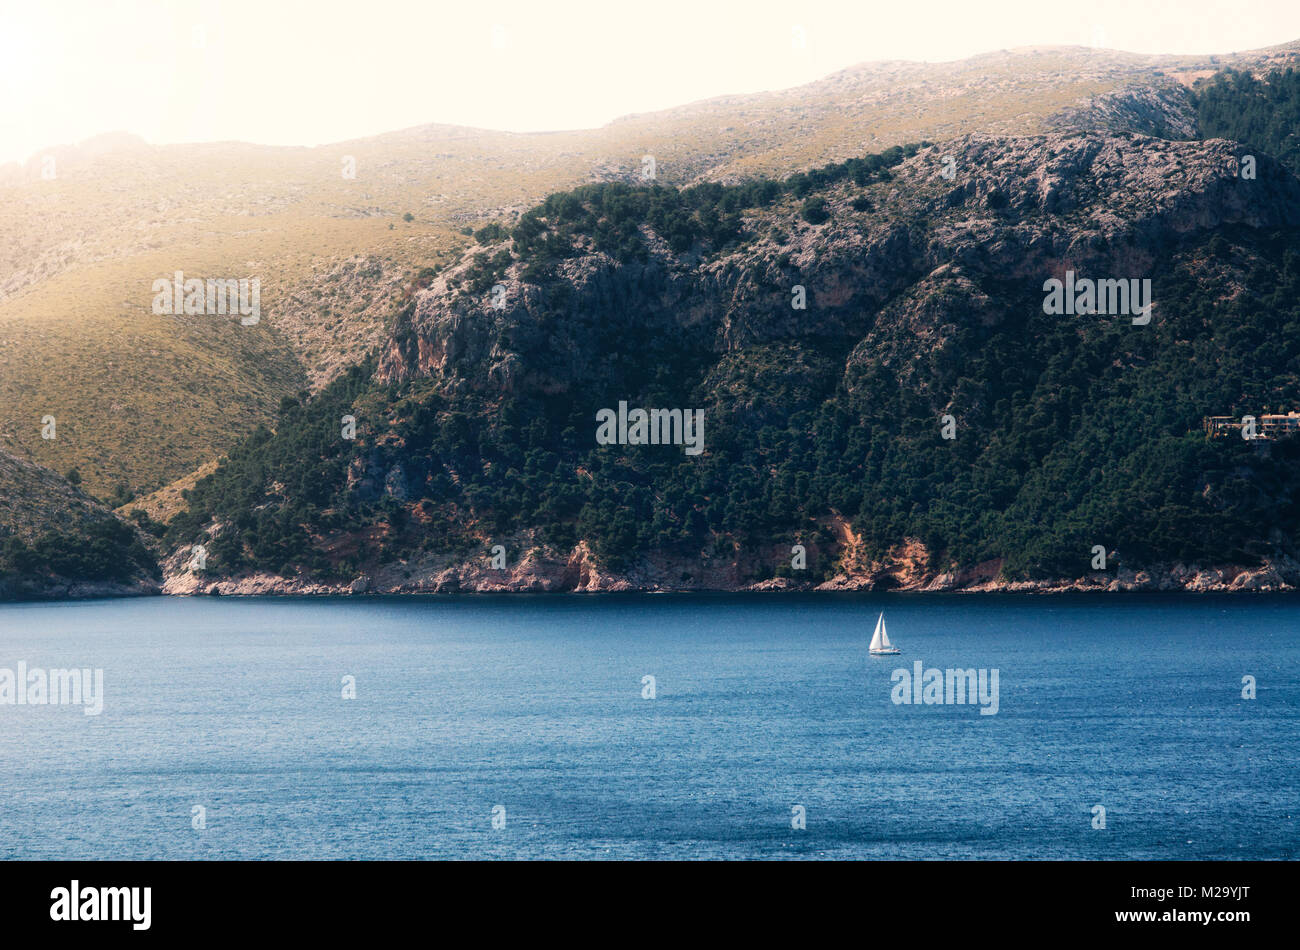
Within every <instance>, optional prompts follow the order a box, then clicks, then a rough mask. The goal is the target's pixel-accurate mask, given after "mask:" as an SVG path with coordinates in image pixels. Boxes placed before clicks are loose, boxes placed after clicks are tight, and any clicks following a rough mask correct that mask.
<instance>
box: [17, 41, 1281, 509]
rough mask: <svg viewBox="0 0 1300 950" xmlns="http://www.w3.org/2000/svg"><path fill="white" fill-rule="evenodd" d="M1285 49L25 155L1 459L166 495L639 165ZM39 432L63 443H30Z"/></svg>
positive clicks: (685, 163)
mask: <svg viewBox="0 0 1300 950" xmlns="http://www.w3.org/2000/svg"><path fill="white" fill-rule="evenodd" d="M1295 49H1296V47H1295V46H1294V45H1293V46H1291V47H1286V48H1280V49H1279V50H1275V51H1266V52H1264V53H1254V54H1242V55H1241V56H1239V57H1235V58H1234V57H1219V58H1218V59H1217V61H1211V60H1210V59H1209V58H1205V57H1201V58H1195V57H1184V58H1169V57H1163V58H1161V57H1140V56H1130V55H1124V54H1115V53H1108V52H1099V51H1091V50H1083V49H1079V48H1065V49H1059V48H1058V49H1043V50H1019V51H1012V52H1005V51H1003V52H1000V53H993V54H989V55H987V56H981V57H976V58H974V59H971V60H966V61H962V62H958V63H947V64H917V63H879V64H869V65H865V66H860V67H855V68H853V69H849V70H845V71H843V72H841V73H837V74H835V75H833V76H830V77H828V78H826V79H824V80H821V81H819V82H816V83H812V84H810V85H807V86H803V87H799V88H797V89H792V90H786V91H783V92H774V93H764V94H759V95H747V96H735V97H727V98H722V99H716V100H710V101H706V102H701V103H696V104H692V105H689V106H683V107H681V108H678V109H672V110H669V111H666V112H661V113H655V114H650V115H641V116H632V117H628V118H625V119H622V120H619V121H617V122H614V123H611V124H610V125H608V126H606V127H604V128H601V129H596V130H588V131H580V132H564V133H552V134H529V135H516V134H509V133H502V132H489V131H482V130H475V129H464V128H457V127H449V126H438V125H430V126H422V127H419V128H415V129H409V130H404V131H401V132H395V133H391V134H387V135H381V136H377V137H375V138H370V139H365V140H360V141H354V142H344V143H339V144H336V145H330V146H322V147H319V148H311V149H307V148H270V147H262V146H254V145H245V144H238V143H215V144H208V145H198V146H166V147H150V146H146V145H141V144H139V143H138V142H136V141H134V140H132V139H131V138H130V137H116V138H114V137H105V138H102V139H100V140H97V141H95V142H92V143H85V144H84V145H83V146H82V147H79V148H71V149H60V150H55V151H53V152H52V154H54V155H55V158H56V162H57V177H56V178H55V179H54V180H52V181H44V180H41V179H40V178H39V171H40V166H41V163H40V156H37V157H36V158H35V159H34V160H33V161H32V162H31V163H29V165H28V166H27V167H25V168H22V169H19V168H17V167H16V166H9V167H8V168H0V449H5V450H8V451H11V452H14V453H17V454H19V455H26V456H29V457H31V458H33V459H34V460H36V461H38V462H40V463H42V464H44V465H48V466H49V467H51V468H53V469H55V470H56V471H60V472H62V471H65V470H66V469H67V468H69V467H71V466H72V465H76V466H78V467H79V468H80V470H81V471H82V474H83V476H84V477H85V482H86V486H87V488H88V489H89V490H90V491H92V492H94V493H97V494H105V493H107V492H108V491H109V490H110V489H111V487H112V486H113V485H114V484H116V483H117V482H118V481H122V480H124V481H126V482H127V483H128V484H129V485H130V486H131V487H133V488H135V489H136V490H138V491H150V490H153V489H155V488H158V487H159V486H162V485H164V484H165V483H167V482H169V481H171V480H173V479H175V478H178V477H180V476H182V475H184V474H186V473H188V472H190V471H192V470H193V469H195V468H196V467H198V466H199V465H201V464H203V463H205V462H208V461H209V460H211V459H212V458H213V457H214V456H216V455H217V454H219V453H220V452H221V451H223V450H224V449H225V448H227V447H228V446H229V445H231V444H232V443H233V442H234V440H235V439H236V438H237V437H238V436H239V435H241V434H242V433H244V432H247V431H248V430H249V429H250V428H252V427H253V426H254V425H256V424H257V423H258V422H259V421H265V420H267V419H269V418H270V414H271V413H272V412H273V410H274V408H275V406H276V404H277V403H278V400H279V397H280V396H281V395H284V394H286V393H291V392H294V391H296V390H298V389H299V388H301V387H303V386H319V385H321V384H322V383H323V382H325V381H327V380H328V379H329V378H330V376H331V375H332V374H333V373H334V372H337V371H338V370H339V369H340V368H342V367H343V366H346V365H347V364H348V363H350V362H352V361H353V360H355V359H356V358H357V357H358V356H359V355H360V354H361V353H363V352H364V351H365V350H366V349H367V348H368V347H369V346H371V345H373V344H374V343H375V342H377V341H378V340H379V339H381V337H382V332H383V323H384V321H385V319H386V318H387V317H388V316H389V315H390V314H391V311H392V309H393V304H394V300H395V298H397V297H398V296H399V295H400V294H401V293H402V292H403V288H404V286H405V284H406V282H407V278H408V277H409V275H410V274H411V273H412V272H413V271H414V270H416V269H418V268H419V267H422V266H427V265H429V264H433V263H437V262H439V261H440V260H447V259H450V258H452V257H454V256H456V255H457V254H459V252H460V251H461V250H462V249H463V248H464V247H465V245H466V243H467V240H466V238H464V237H463V235H461V234H460V233H459V230H460V229H461V228H463V227H466V226H473V225H477V224H479V223H481V222H483V221H485V220H489V219H492V218H499V217H505V218H508V217H510V216H511V214H512V213H514V212H516V211H518V210H520V209H522V208H525V207H527V206H528V205H530V204H532V203H533V202H535V201H536V200H537V199H539V198H541V197H543V196H544V195H546V194H547V193H549V192H551V191H555V190H559V189H563V188H568V187H571V186H573V185H575V184H579V183H581V182H584V181H589V180H593V179H610V178H628V179H630V180H635V179H636V177H637V176H638V174H639V170H640V167H641V156H642V155H644V154H646V153H650V154H653V155H655V157H656V159H657V165H658V171H659V174H660V177H661V179H663V180H665V181H669V182H686V181H691V180H696V179H700V178H707V179H716V180H734V179H738V178H743V177H749V176H753V175H759V174H767V175H785V174H789V173H790V172H792V171H795V170H798V169H801V168H806V167H809V166H812V165H817V164H821V163H824V162H827V161H832V160H839V159H843V158H845V157H848V156H850V155H854V154H860V153H862V152H865V151H870V150H874V149H879V148H883V147H886V146H888V145H892V144H899V143H903V142H907V141H915V140H918V139H930V140H934V141H938V140H942V139H945V138H949V137H952V136H955V135H958V134H962V133H966V132H972V131H986V132H1002V133H1011V132H1037V131H1041V130H1042V128H1043V127H1044V125H1045V123H1046V122H1047V120H1048V119H1049V117H1050V116H1052V115H1053V114H1056V113H1059V112H1060V111H1061V110H1063V109H1065V108H1067V107H1069V106H1074V107H1075V109H1076V114H1078V115H1079V116H1080V119H1079V121H1090V119H1089V117H1088V114H1087V106H1088V105H1089V104H1090V103H1094V102H1097V101H1102V100H1104V97H1105V96H1106V94H1108V93H1113V92H1115V91H1116V90H1120V89H1122V88H1124V87H1125V86H1126V85H1129V84H1132V83H1138V82H1152V81H1154V82H1158V83H1164V82H1170V83H1172V82H1174V81H1176V80H1177V79H1178V78H1179V77H1180V76H1181V77H1184V78H1185V77H1187V76H1190V75H1194V74H1196V73H1197V72H1198V71H1205V70H1208V69H1213V68H1217V67H1220V66H1223V65H1230V64H1238V65H1243V64H1244V65H1251V64H1256V63H1261V62H1265V61H1268V60H1269V59H1281V58H1285V57H1288V56H1292V55H1293V54H1294V51H1295ZM1157 72H1160V73H1163V74H1164V75H1156V73H1157ZM349 155H350V156H353V157H354V158H355V159H356V165H357V174H356V178H355V179H354V180H346V179H344V177H343V175H342V173H341V169H342V161H343V158H344V156H349ZM407 212H409V213H411V214H413V215H414V216H415V220H414V221H412V222H410V223H407V222H404V221H403V220H402V216H403V214H404V213H407ZM177 269H180V270H184V271H186V272H187V274H189V275H191V276H208V275H214V276H234V277H238V276H257V277H259V278H260V279H261V281H262V309H263V319H262V322H261V324H259V325H258V326H257V327H254V328H245V327H240V326H239V325H238V324H237V323H236V322H234V321H230V320H228V319H225V320H223V319H222V318H217V317H190V318H179V319H177V318H171V317H156V316H154V315H153V314H152V313H151V312H150V309H149V304H150V301H151V297H152V293H151V284H152V282H153V280H155V279H156V278H158V277H161V276H165V275H168V274H171V273H172V272H173V271H175V270H177ZM46 414H52V415H55V416H56V417H57V418H58V420H59V438H58V439H57V440H55V441H43V440H42V439H41V438H40V431H39V426H40V418H41V417H42V416H43V415H46Z"/></svg>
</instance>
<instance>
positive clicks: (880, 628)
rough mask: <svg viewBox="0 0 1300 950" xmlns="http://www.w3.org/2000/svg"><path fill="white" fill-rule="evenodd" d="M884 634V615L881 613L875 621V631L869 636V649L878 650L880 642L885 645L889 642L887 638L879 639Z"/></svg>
mask: <svg viewBox="0 0 1300 950" xmlns="http://www.w3.org/2000/svg"><path fill="white" fill-rule="evenodd" d="M884 634H885V615H884V614H881V615H880V619H879V620H877V621H876V632H875V634H874V635H873V636H872V638H871V647H870V649H872V650H879V649H880V645H881V643H884V644H886V645H887V644H888V643H889V640H888V638H886V639H884V640H881V637H883V636H884Z"/></svg>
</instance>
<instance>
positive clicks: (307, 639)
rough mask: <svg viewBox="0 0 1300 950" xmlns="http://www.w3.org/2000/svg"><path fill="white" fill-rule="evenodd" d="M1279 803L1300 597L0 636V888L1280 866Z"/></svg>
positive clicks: (980, 599) (297, 613) (364, 610)
mask: <svg viewBox="0 0 1300 950" xmlns="http://www.w3.org/2000/svg"><path fill="white" fill-rule="evenodd" d="M881 613H883V614H884V616H885V621H886V624H887V625H888V631H889V636H890V639H891V640H892V641H893V642H894V644H895V645H896V646H897V647H898V648H899V649H900V651H901V652H900V653H899V654H898V655H895V656H883V657H879V656H870V655H869V654H868V643H869V641H870V639H871V634H872V630H873V628H874V626H875V624H876V621H877V618H878V616H879V615H880V614H881ZM918 669H919V670H920V671H921V677H920V679H921V682H919V683H918V682H913V680H914V679H915V674H916V672H917V670H918ZM55 670H74V671H78V672H80V671H85V673H84V675H83V676H73V677H65V678H63V679H62V680H61V681H59V680H57V679H56V675H55V674H54V673H52V672H51V671H55ZM928 670H935V671H937V672H936V673H933V674H931V673H927V672H926V671H928ZM949 670H951V671H953V673H952V674H949V673H948V672H947V671H949ZM6 671H8V677H7V679H6ZM20 672H21V673H22V676H21V678H20V676H19V674H20ZM968 674H969V679H967V676H968ZM936 677H937V679H938V685H936ZM42 679H44V680H45V681H46V682H47V683H53V682H58V683H59V686H58V688H52V687H47V688H46V689H45V690H44V691H43V692H44V699H45V701H44V702H41V701H39V700H40V699H41V697H42V691H41V690H40V689H39V687H37V686H36V685H34V684H35V683H37V682H39V681H40V680H42ZM950 680H951V686H952V688H951V691H950V690H949V685H950V684H949V681H950ZM74 681H75V683H76V684H77V685H81V686H84V687H85V689H84V690H83V691H82V692H81V695H80V696H77V695H76V694H75V691H74V690H73V689H72V686H71V685H70V684H71V683H72V682H74ZM967 683H971V684H976V683H978V684H979V686H978V687H977V688H974V689H971V690H969V691H966V690H965V689H958V687H959V686H965V685H966V684H967ZM96 684H99V685H98V687H97V686H96ZM927 686H928V687H929V689H928V691H927V690H926V689H925V688H924V687H927ZM981 687H982V689H981ZM963 694H964V695H963ZM20 698H21V699H22V700H24V701H23V702H21V703H20V702H19V699H20ZM55 698H57V699H60V700H62V701H60V702H51V699H55ZM927 699H929V700H930V701H929V702H927V701H926V700H927ZM33 700H34V701H33ZM958 700H964V701H958ZM88 713H91V714H88ZM1298 785H1300V597H1295V596H1286V595H1277V596H1273V595H1237V596H1213V595H1199V596H1198V595H1191V594H1169V595H1141V594H1106V595H1078V596H1074V595H1068V596H1056V595H1013V594H1006V595H997V594H946V595H910V594H900V593H890V594H883V595H882V594H874V595H873V594H822V593H819V594H807V595H804V594H778V593H771V594H738V595H731V594H726V595H724V594H717V595H712V594H663V595H654V594H646V595H615V594H600V595H556V594H546V595H528V594H512V595H505V596H485V595H454V596H427V597H423V596H412V597H386V598H383V597H377V598H363V597H346V598H343V597H340V598H310V599H308V598H291V597H248V598H230V597H198V598H174V597H152V598H135V599H120V600H96V601H76V602H57V603H26V604H4V605H0V857H3V858H6V859H30V858H36V859H78V860H82V859H92V860H97V859H186V860H188V859H216V860H224V859H236V858H247V859H272V860H274V859H326V860H328V859H398V858H400V859H583V860H586V859H596V860H599V859H652V860H677V859H688V860H693V859H746V860H750V859H760V860H766V859H871V860H889V859H931V858H935V859H938V858H947V859H1056V858H1064V859H1088V860H1118V859H1154V860H1164V859H1294V858H1295V857H1296V856H1297V845H1298V843H1300V823H1298V818H1300V794H1298V791H1300V790H1298V787H1297V786H1298Z"/></svg>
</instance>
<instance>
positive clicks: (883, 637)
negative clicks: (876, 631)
mask: <svg viewBox="0 0 1300 950" xmlns="http://www.w3.org/2000/svg"><path fill="white" fill-rule="evenodd" d="M880 646H882V647H884V648H885V649H886V650H888V649H890V648H891V647H892V646H893V644H892V643H890V642H889V631H888V630H886V629H885V615H884V614H881V615H880Z"/></svg>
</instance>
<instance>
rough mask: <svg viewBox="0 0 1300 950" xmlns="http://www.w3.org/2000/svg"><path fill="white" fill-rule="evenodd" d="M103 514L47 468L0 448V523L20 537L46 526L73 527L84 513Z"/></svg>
mask: <svg viewBox="0 0 1300 950" xmlns="http://www.w3.org/2000/svg"><path fill="white" fill-rule="evenodd" d="M107 515H108V511H107V510H106V509H105V508H104V507H103V506H101V505H99V504H98V503H97V502H96V501H95V500H94V499H92V498H89V497H87V496H86V495H85V494H83V493H82V492H81V491H79V490H78V489H76V488H74V487H73V486H72V485H70V484H68V482H67V481H65V480H64V479H63V478H60V477H59V476H58V475H56V474H55V473H54V472H51V471H50V470H49V469H46V468H42V467H41V466H39V465H35V464H33V463H32V462H29V461H27V460H26V459H20V458H17V457H15V456H13V455H10V454H9V453H7V452H3V451H0V525H3V526H4V527H5V528H6V529H8V530H10V531H12V532H13V533H14V534H16V535H17V536H18V537H20V538H22V539H23V540H25V541H31V540H32V539H33V538H35V537H36V536H37V535H39V534H41V533H43V532H45V531H47V530H59V531H65V532H66V531H75V530H76V529H77V528H78V527H79V526H80V525H81V524H82V523H83V522H84V521H85V520H86V518H87V517H94V516H99V517H107ZM6 534H7V532H0V536H5V535H6Z"/></svg>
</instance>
